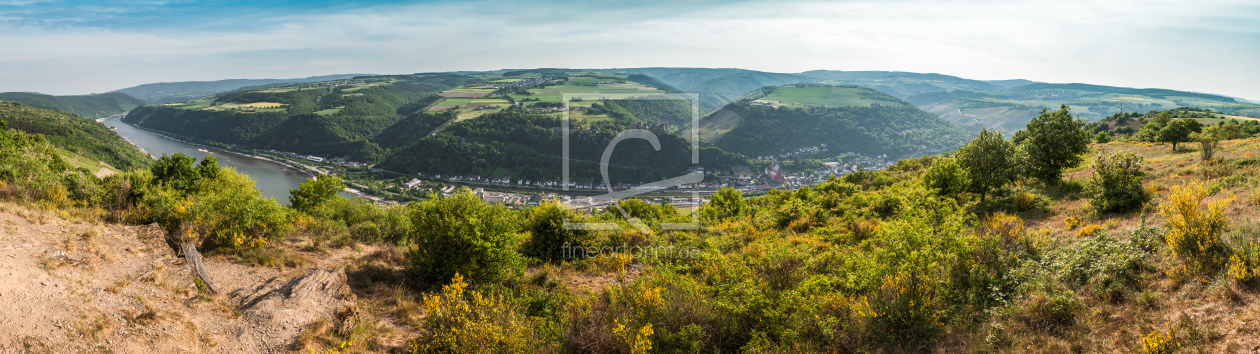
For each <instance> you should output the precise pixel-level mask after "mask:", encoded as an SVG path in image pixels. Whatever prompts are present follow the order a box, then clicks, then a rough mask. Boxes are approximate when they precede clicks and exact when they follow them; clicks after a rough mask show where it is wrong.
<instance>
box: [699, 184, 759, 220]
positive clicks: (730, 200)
mask: <svg viewBox="0 0 1260 354" xmlns="http://www.w3.org/2000/svg"><path fill="white" fill-rule="evenodd" d="M746 205H747V203H745V202H744V197H743V193H741V192H740V191H737V190H735V189H733V188H730V187H722V188H719V189H718V191H717V193H714V194H713V196H711V197H709V203H708V204H705V205H704V207H702V208H700V215H701V216H702V217H704V219H705V220H709V221H721V220H726V219H730V218H734V217H737V216H739V215H740V214H741V213H743V211H744V208H745V206H746Z"/></svg>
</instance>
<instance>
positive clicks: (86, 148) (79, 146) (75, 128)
mask: <svg viewBox="0 0 1260 354" xmlns="http://www.w3.org/2000/svg"><path fill="white" fill-rule="evenodd" d="M0 119H3V120H4V121H5V122H6V123H8V125H9V128H13V129H17V130H21V131H24V132H27V133H35V134H43V135H44V137H46V138H47V139H48V141H49V142H50V143H52V144H53V146H56V147H58V148H60V149H62V150H65V151H67V152H69V153H72V154H75V155H81V156H84V157H87V158H89V159H92V160H97V161H102V162H105V163H107V164H109V165H110V166H112V167H114V168H115V169H121V170H129V169H133V168H138V167H145V166H148V165H149V163H150V158H149V156H148V154H145V153H143V152H141V151H140V150H139V149H138V148H136V147H135V146H134V145H131V144H130V143H128V142H127V141H125V140H123V138H122V137H120V136H118V134H116V133H114V131H113V130H110V129H109V128H108V127H106V126H105V125H104V124H101V123H98V122H96V121H94V120H88V119H83V118H82V117H78V116H75V115H72V114H69V113H65V112H59V111H55V110H51V109H45V108H38V107H31V106H27V105H23V104H20V103H14V102H0ZM93 170H94V171H95V169H93Z"/></svg>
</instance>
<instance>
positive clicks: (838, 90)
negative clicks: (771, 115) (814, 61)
mask: <svg viewBox="0 0 1260 354" xmlns="http://www.w3.org/2000/svg"><path fill="white" fill-rule="evenodd" d="M869 93H870V91H867V90H866V89H860V88H854V87H825V86H824V87H811V86H785V87H778V88H775V89H774V91H771V92H770V93H767V94H765V96H762V97H760V98H758V99H757V102H762V103H767V104H772V105H776V106H787V107H804V106H826V107H865V106H870V105H871V104H874V103H886V104H896V103H897V102H895V101H885V100H881V99H879V98H877V97H874V96H871V95H870V94H869Z"/></svg>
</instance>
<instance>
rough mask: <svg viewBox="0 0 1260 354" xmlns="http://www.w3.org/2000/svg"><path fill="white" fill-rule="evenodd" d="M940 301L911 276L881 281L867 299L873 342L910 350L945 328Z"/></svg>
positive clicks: (922, 283)
mask: <svg viewBox="0 0 1260 354" xmlns="http://www.w3.org/2000/svg"><path fill="white" fill-rule="evenodd" d="M942 302H943V301H939V295H938V294H937V291H936V289H935V288H934V287H933V286H931V285H930V284H929V283H928V282H927V281H924V280H923V279H922V277H920V276H919V275H917V274H915V273H910V274H906V275H896V276H893V277H890V278H888V279H886V280H885V281H884V284H883V285H881V286H880V288H879V290H878V291H877V292H876V293H875V296H874V297H873V298H871V299H870V302H869V306H870V311H871V317H870V318H869V321H870V326H871V327H870V328H869V330H870V333H871V334H873V335H874V338H872V339H874V340H875V341H877V342H882V343H885V344H891V345H895V346H909V347H911V348H914V347H915V346H917V345H918V344H920V343H924V342H927V341H929V340H932V339H934V338H936V336H937V335H939V334H940V333H941V331H942V330H943V329H944V328H945V323H944V320H945V314H944V304H942Z"/></svg>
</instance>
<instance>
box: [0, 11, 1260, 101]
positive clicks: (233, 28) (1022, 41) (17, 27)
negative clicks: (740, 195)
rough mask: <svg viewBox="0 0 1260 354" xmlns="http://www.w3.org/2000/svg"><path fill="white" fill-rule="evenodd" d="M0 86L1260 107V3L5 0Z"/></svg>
mask: <svg viewBox="0 0 1260 354" xmlns="http://www.w3.org/2000/svg"><path fill="white" fill-rule="evenodd" d="M0 33H2V35H0V91H38V92H44V93H50V94H82V93H93V92H106V91H110V90H114V89H119V88H124V87H129V86H134V85H137V84H143V83H151V82H163V81H188V80H218V79H228V78H290V77H304V76H314V75H324V74H341V73H375V74H397V73H413V72H427V71H453V70H491V69H501V68H534V67H574V68H611V67H646V66H673V67H736V68H744V69H753V70H762V71H772V72H800V71H806V70H813V69H833V70H896V71H913V72H935V73H942V74H949V75H956V76H961V77H965V78H972V79H1014V78H1023V79H1030V80H1037V81H1047V82H1085V83H1092V84H1102V85H1116V86H1129V87H1157V88H1168V89H1179V90H1190V91H1200V92H1210V93H1219V94H1225V95H1230V96H1237V97H1244V98H1250V99H1253V100H1260V80H1258V79H1260V1H1254V0H1228V1H1214V0H1203V1H1077V0H1062V1H1046V2H1015V1H914V0H904V1H903V0H891V1H890V0H877V1H838V2H816V1H774V2H761V1H734V2H732V1H688V2H685V4H679V2H677V1H654V0H647V1H644V0H639V1H599V2H580V1H547V2H538V3H531V2H525V1H515V2H489V1H425V2H405V1H388V2H386V1H377V2H370V3H365V2H349V1H273V2H266V1H201V2H193V1H178V0H174V1H143V0H135V1H92V2H90V3H89V2H78V1H58V0H50V1H41V0H0Z"/></svg>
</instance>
